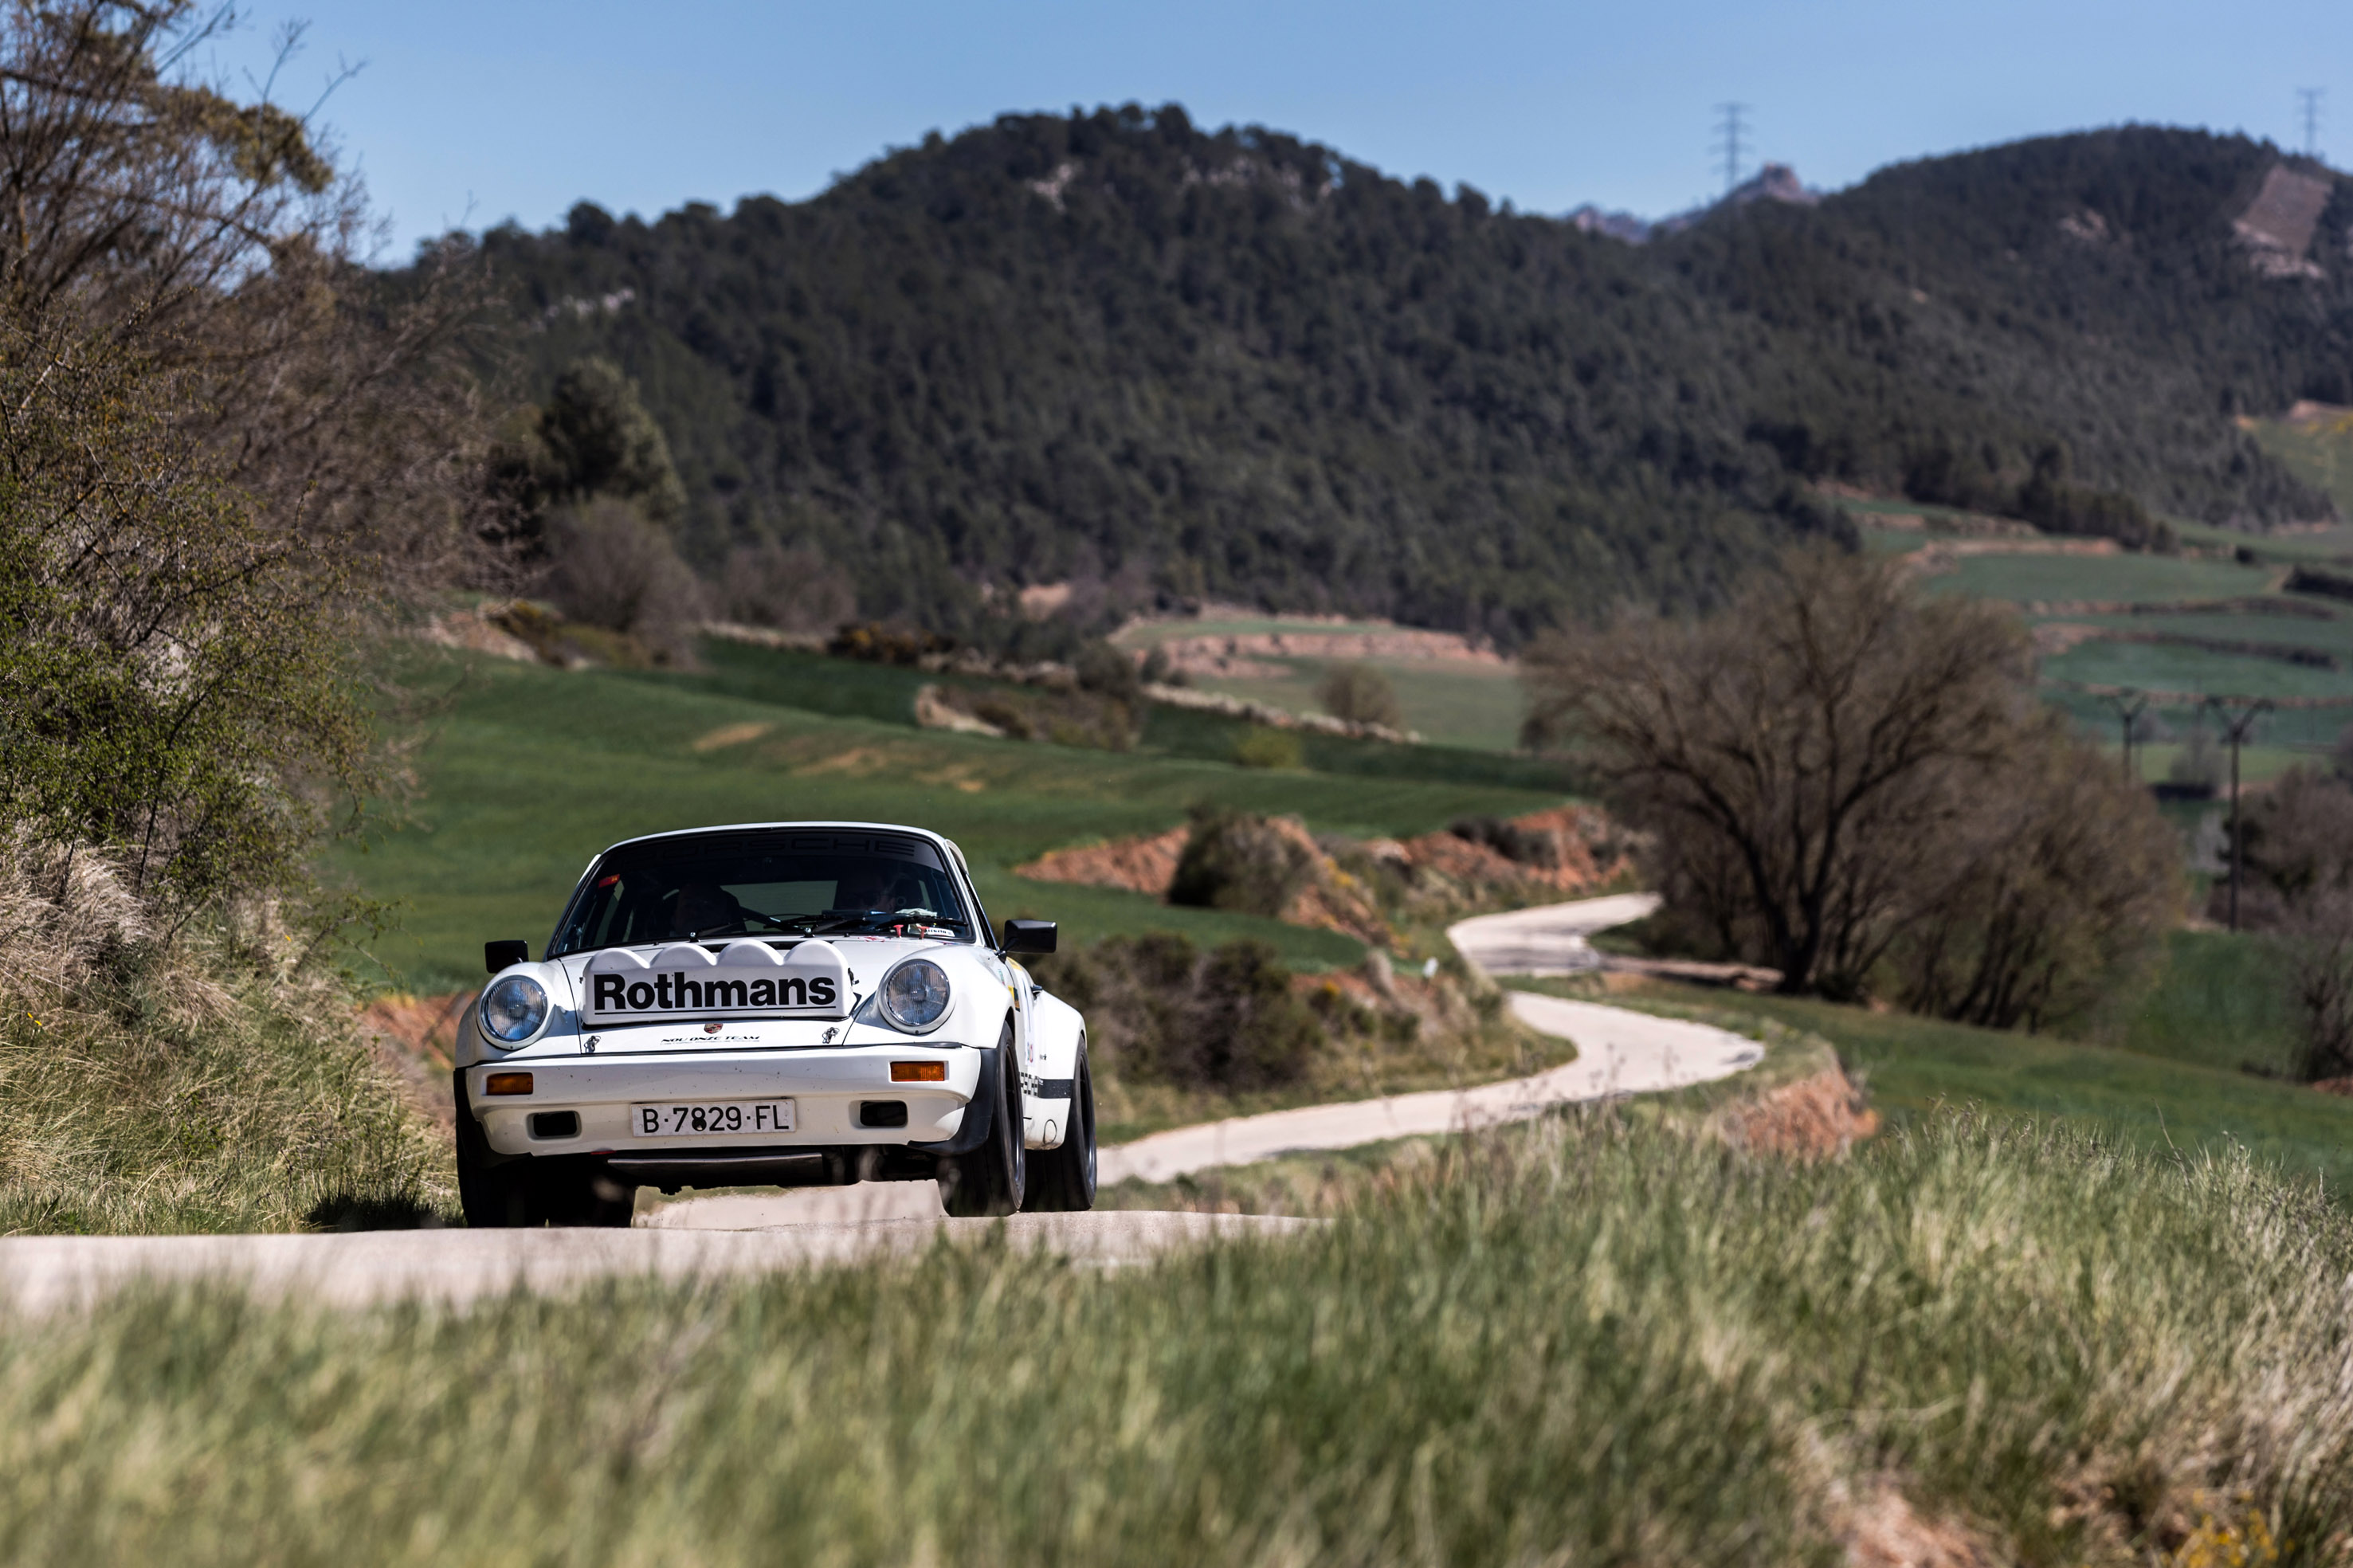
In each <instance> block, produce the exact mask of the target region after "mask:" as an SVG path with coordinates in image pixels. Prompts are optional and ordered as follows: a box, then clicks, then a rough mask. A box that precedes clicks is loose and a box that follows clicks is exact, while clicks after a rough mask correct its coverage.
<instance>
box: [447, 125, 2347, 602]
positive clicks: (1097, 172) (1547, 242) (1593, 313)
mask: <svg viewBox="0 0 2353 1568" xmlns="http://www.w3.org/2000/svg"><path fill="white" fill-rule="evenodd" d="M2296 162H2297V161H2295V160H2285V159H2283V157H2282V155H2280V154H2279V153H2277V151H2276V150H2275V149H2272V148H2270V147H2269V146H2268V145H2267V144H2263V143H2258V142H2251V141H2248V140H2246V139H2244V138H2232V137H2215V136H2210V135H2207V134H2205V133H2203V132H2179V131H2162V130H2155V129H2151V128H2145V127H2125V128H2119V129H2117V130H2113V131H2106V132H2083V133H2075V134H2073V135H2071V136H2066V137H2054V138H2042V139H2037V140H2035V141H2031V142H2017V143H2010V144H2008V145H2006V146H2004V147H2000V148H1993V149H1986V150H1981V151H1979V152H1977V153H1965V154H1958V155H1955V156H1953V157H1948V158H1942V159H1925V160H1915V161H1914V162H1911V163H1900V164H1895V165H1891V166H1890V167H1889V168H1887V169H1883V170H1881V171H1879V172H1877V173H1875V174H1873V175H1872V176H1871V177H1870V178H1868V179H1866V180H1865V181H1863V182H1862V183H1861V184H1858V185H1856V186H1853V187H1850V188H1849V189H1847V190H1844V191H1841V192H1837V193H1833V194H1831V195H1827V196H1825V197H1823V198H1822V199H1821V201H1820V203H1819V205H1810V206H1807V205H1794V204H1784V203H1779V202H1772V201H1757V202H1753V203H1747V204H1738V205H1734V206H1732V207H1729V208H1723V209H1719V210H1717V211H1715V212H1711V213H1710V214H1708V215H1706V216H1704V218H1703V219H1702V220H1701V221H1699V222H1697V223H1695V224H1694V225H1692V226H1690V227H1689V228H1687V229H1685V230H1683V231H1682V232H1679V233H1675V234H1672V235H1668V236H1665V237H1661V238H1659V239H1656V240H1654V241H1653V242H1652V243H1651V244H1650V245H1647V246H1644V247H1640V248H1639V249H1636V248H1633V247H1628V246H1626V245H1623V244H1621V243H1620V242H1618V241H1616V240H1614V239H1609V238H1607V237H1601V236H1598V235H1589V234H1586V233H1583V232H1580V231H1579V230H1578V229H1577V226H1575V224H1574V223H1572V222H1571V221H1569V220H1566V219H1560V218H1548V217H1537V216H1529V215H1525V214H1519V213H1516V212H1514V211H1513V210H1512V209H1511V207H1510V205H1509V204H1504V205H1503V206H1502V207H1501V208H1498V207H1496V206H1494V205H1491V204H1490V203H1489V202H1488V201H1487V199H1486V198H1485V197H1484V196H1482V195H1480V194H1479V193H1477V192H1476V191H1472V190H1470V189H1469V188H1467V187H1459V188H1458V190H1457V192H1456V194H1455V195H1453V196H1452V197H1449V196H1447V195H1445V194H1444V193H1443V192H1442V191H1441V190H1440V188H1439V187H1438V186H1437V185H1436V184H1434V183H1432V182H1430V181H1428V180H1420V181H1414V182H1406V181H1402V180H1398V179H1395V178H1393V177H1391V176H1388V175H1386V174H1381V173H1380V172H1379V171H1377V170H1375V169H1372V168H1370V167H1368V166H1366V165H1364V164H1361V163H1355V162H1353V161H1351V160H1349V159H1347V158H1345V156H1344V155H1343V154H1341V153H1337V152H1336V151H1335V150H1333V149H1331V148H1329V147H1325V146H1323V145H1322V144H1320V143H1315V142H1306V141H1303V140H1301V139H1298V138H1295V137H1291V136H1287V135H1283V134H1281V133H1278V132H1268V131H1263V130H1261V129H1258V128H1235V127H1227V128H1224V129H1222V130H1219V131H1217V132H1203V131H1199V130H1198V129H1196V128H1195V127H1193V125H1192V124H1191V122H1190V121H1189V119H1187V117H1186V116H1185V115H1184V113H1183V111H1182V110H1181V109H1178V108H1176V107H1175V106H1169V107H1166V108H1164V109H1161V110H1155V111H1149V112H1147V111H1145V110H1141V109H1137V108H1134V106H1130V107H1128V108H1124V109H1121V110H1095V111H1092V112H1081V113H1074V114H1072V115H1070V116H1044V115H1027V116H1007V117H1004V118H1002V119H1000V120H998V121H996V122H994V123H993V124H991V125H988V126H985V127H979V128H976V129H975V130H972V131H968V132H964V133H962V134H960V135H958V136H956V137H955V138H953V139H950V138H943V137H938V136H934V137H930V138H927V139H926V140H925V141H924V142H923V144H922V145H920V146H917V147H913V148H905V149H900V150H898V151H895V152H892V153H887V154H885V155H884V156H883V157H881V158H879V159H877V160H876V161H874V162H873V163H870V164H868V165H867V166H866V167H865V168H863V169H860V170H859V171H857V172H855V173H854V174H849V175H848V176H845V177H844V178H843V179H842V180H841V181H839V183H837V184H835V185H834V186H833V187H831V188H830V189H828V191H826V192H824V193H822V194H821V195H818V196H816V197H812V198H810V199H809V200H807V201H806V202H800V203H791V204H787V203H784V202H781V201H777V200H775V199H774V198H769V197H753V198H747V199H746V200H745V201H744V202H742V203H739V204H738V205H737V206H736V207H735V209H734V210H733V213H732V214H729V215H726V216H722V215H721V214H720V213H719V212H718V211H717V210H716V209H715V208H712V207H710V206H708V205H693V204H690V205H687V206H684V207H682V208H681V209H679V210H678V211H676V212H674V213H671V214H669V215H666V216H663V217H661V218H659V219H657V220H655V221H654V222H652V223H646V222H644V221H642V220H639V219H636V218H625V219H617V218H614V217H612V216H610V215H608V214H607V213H605V212H603V211H602V210H601V209H599V208H596V207H595V206H594V205H590V204H586V203H584V204H582V205H580V206H577V207H575V209H574V211H573V213H572V214H571V215H570V216H569V218H568V219H567V222H566V224H565V227H564V228H563V229H561V230H552V231H548V232H546V233H543V234H536V235H534V234H527V233H524V232H522V231H521V230H519V229H514V228H505V229H499V230H493V231H491V233H490V234H488V235H485V236H484V237H482V238H481V240H480V245H481V246H482V247H483V249H484V251H485V252H486V253H487V254H488V256H489V258H490V259H491V262H492V264H493V265H494V266H495V267H496V268H498V269H499V275H500V277H501V279H503V280H504V283H505V286H506V288H507V289H508V291H509V298H510V300H511V301H512V310H513V312H514V320H515V322H516V324H517V327H518V329H519V333H520V338H521V342H522V348H523V353H522V362H523V364H524V367H525V375H524V380H525V385H524V388H523V390H524V391H525V393H526V394H527V395H531V396H533V397H540V396H543V395H545V394H546V391H547V388H548V387H549V386H550V385H551V384H552V383H553V380H554V376H555V374H557V373H558V372H559V371H560V370H561V369H563V368H564V367H565V365H566V364H567V363H571V362H572V361H574V360H575V359H577V358H579V357H580V356H582V355H586V354H605V355H609V356H610V357H612V358H613V359H615V360H616V361H617V362H618V363H620V364H621V365H622V366H623V367H624V368H625V369H626V370H627V371H628V374H630V375H631V376H632V377H634V378H635V379H636V380H637V382H638V385H639V387H640V390H641V393H642V395H643V397H644V399H645V402H646V405H647V406H648V407H649V410H650V411H651V412H652V413H653V415H654V416H655V417H656V419H657V420H658V421H659V423H660V424H661V426H663V428H664V430H665V432H666V433H667V435H668V437H669V439H670V446H671V448H672V450H673V452H674V453H675V454H676V456H677V459H678V463H679V467H680V471H681V476H682V477H683V479H685V482H686V487H687V491H688V497H689V501H688V507H687V517H686V521H685V522H684V524H683V525H682V531H681V540H682V543H683V545H684V547H685V549H686V550H687V552H688V553H689V554H690V556H691V557H692V558H694V559H696V560H698V561H699V562H700V563H702V564H703V565H705V567H706V568H709V567H712V566H713V565H715V564H716V563H717V562H718V561H719V559H720V558H721V557H722V556H723V553H724V552H725V550H726V549H727V547H728V546H729V544H730V543H731V542H740V541H743V540H745V539H751V538H758V537H772V538H776V539H779V540H780V541H782V542H786V543H788V544H789V543H806V544H809V545H812V546H815V547H816V548H818V549H819V550H821V551H822V552H825V553H826V554H827V555H828V557H829V558H831V559H833V560H835V561H837V562H839V563H843V564H844V565H845V566H846V567H847V568H848V570H849V572H850V574H851V575H852V577H853V578H854V579H855V580H856V582H857V585H858V590H859V595H860V605H861V608H862V609H863V610H864V611H866V612H867V613H871V614H876V615H886V616H901V617H902V618H908V619H913V620H917V621H921V622H923V623H924V624H927V625H934V626H942V627H943V628H945V629H954V628H955V626H956V625H957V624H958V623H959V622H960V621H969V620H970V619H971V618H972V617H974V616H978V615H980V614H981V613H982V599H983V592H982V591H983V588H984V587H985V586H986V587H988V588H992V589H993V588H1018V587H1019V586H1021V585H1023V584H1034V583H1041V582H1050V581H1062V580H1077V581H1080V582H1082V583H1088V584H1095V585H1096V588H1097V592H1096V593H1094V594H1093V595H1091V596H1090V599H1089V602H1091V603H1097V604H1101V605H1105V606H1107V609H1106V613H1111V612H1115V611H1116V610H1117V609H1118V608H1120V607H1123V606H1128V605H1137V604H1142V603H1148V602H1150V601H1151V600H1153V599H1154V598H1155V597H1157V598H1159V599H1162V600H1164V601H1165V600H1166V599H1168V598H1170V597H1196V598H1198V597H1202V596H1217V597H1220V598H1229V599H1240V600H1244V601H1247V602H1250V603H1255V604H1259V605H1264V606H1266V607H1268V608H1272V609H1285V610H1296V611H1305V612H1315V613H1349V614H1358V615H1371V616H1387V617H1389V618H1392V619H1396V620H1398V621H1400V622H1403V623H1407V624H1419V625H1426V626H1440V627H1445V628H1448V629H1454V630H1461V631H1467V632H1472V633H1475V634H1478V635H1482V636H1486V637H1493V638H1495V639H1496V640H1497V641H1499V642H1501V643H1503V644H1504V645H1505V646H1510V645H1512V644H1514V643H1516V642H1517V641H1519V640H1521V639H1522V638H1524V637H1525V636H1527V635H1529V634H1530V633H1532V632H1533V631H1535V630H1536V629H1539V628H1541V627H1542V626H1545V625H1547V624H1551V623H1553V622H1556V621H1559V620H1562V619H1566V618H1574V617H1577V616H1589V615H1592V614H1595V613H1599V611H1601V610H1604V609H1606V608H1608V607H1609V605H1612V604H1615V603H1618V602H1620V601H1623V600H1628V599H1631V600H1635V601H1638V602H1646V603H1650V604H1653V605H1662V606H1663V607H1667V608H1670V609H1673V608H1677V607H1690V606H1697V605H1704V604H1707V603H1709V602H1712V601H1713V600H1714V599H1715V597H1717V596H1718V595H1721V593H1722V592H1723V591H1724V589H1725V586H1726V585H1727V584H1729V583H1730V582H1731V581H1732V580H1733V579H1734V578H1736V576H1737V575H1738V574H1740V573H1741V572H1744V571H1746V570H1747V569H1748V567H1749V566H1750V564H1752V563H1754V562H1756V561H1757V560H1759V559H1761V558H1762V557H1763V556H1764V555H1765V554H1766V553H1767V552H1769V551H1771V550H1772V549H1773V548H1775V547H1777V546H1778V544H1779V543H1781V542H1786V541H1787V540H1788V539H1791V538H1794V537H1800V536H1806V535H1810V534H1820V533H1832V534H1835V533H1838V532H1839V531H1841V528H1842V527H1843V523H1842V520H1841V518H1840V517H1839V516H1838V515H1837V514H1836V513H1835V512H1834V511H1832V510H1830V509H1827V508H1825V507H1823V506H1821V505H1819V504H1818V503H1816V502H1815V501H1813V500H1811V499H1810V488H1811V487H1812V486H1814V485H1817V484H1820V483H1824V482H1836V483H1841V484H1850V485H1861V486H1864V487H1870V488H1878V489H1885V490H1888V491H1891V492H1900V493H1905V494H1909V495H1912V496H1914V497H1915V499H1919V500H1931V501H1940V502H1951V503H1953V504H1960V505H1969V506H1984V505H1987V504H1988V503H1989V501H1994V502H1999V503H2000V505H2001V506H2003V507H2010V506H2012V505H2013V503H2014V501H2015V499H2016V498H2017V497H2018V496H2019V495H2020V494H2021V493H2022V492H2023V490H2024V489H2025V487H2026V486H2028V485H2029V484H2030V483H2031V482H2035V481H2036V480H2037V479H2040V480H2041V481H2042V482H2044V483H2045V486H2046V489H2047V488H2048V487H2049V485H2051V484H2061V485H2067V486H2073V487H2076V489H2077V490H2079V491H2080V492H2081V493H2082V494H2084V495H2087V496H2105V497H2108V498H2109V500H2107V501H2103V502H2102V506H2104V507H2107V508H2108V509H2109V511H2113V510H2115V509H2116V507H2123V506H2127V505H2129V506H2131V507H2136V508H2138V507H2145V508H2147V509H2153V510H2158V511H2164V512H2173V513H2177V514H2180V515H2185V516H2189V517H2195V518H2199V519H2202V520H2205V521H2218V522H2230V523H2234V524H2237V525H2239V526H2242V527H2262V526H2266V525H2269V524H2273V523H2277V522H2284V521H2298V520H2302V519H2305V518H2309V517H2316V516H2322V515H2329V514H2330V513H2329V503H2328V502H2327V499H2326V498H2325V497H2323V496H2321V495H2319V493H2318V492H2317V491H2315V490H2313V489H2310V488H2309V487H2308V486H2306V485H2304V484H2303V483H2302V482H2301V481H2299V480H2297V479H2295V478H2294V477H2293V476H2292V475H2289V474H2288V473H2287V472H2286V471H2285V470H2284V469H2283V468H2280V466H2279V465H2278V464H2277V463H2275V462H2274V461H2273V460H2272V459H2271V458H2267V457H2265V456H2264V455H2263V452H2262V450H2261V449H2260V448H2259V447H2256V445H2255V444H2254V442H2253V438H2252V437H2250V436H2248V435H2247V433H2246V432H2244V431H2243V430H2241V429H2239V428H2238V427H2237V426H2236V425H2234V424H2233V423H2232V416H2235V415H2239V414H2242V413H2249V412H2263V411H2266V410H2269V409H2273V408H2277V407H2284V406H2285V405H2287V404H2288V403H2290V402H2292V401H2294V400H2295V398H2297V397H2313V398H2316V399H2318V400H2320V401H2329V402H2344V401H2353V397H2348V395H2347V394H2348V391H2353V389H2348V386H2347V384H2346V378H2347V376H2348V374H2353V353H2348V352H2347V351H2348V345H2353V311H2349V310H2348V288H2347V273H2348V270H2353V268H2348V267H2347V266H2346V265H2345V263H2344V259H2343V258H2344V255H2345V252H2344V249H2343V244H2344V238H2345V236H2346V232H2347V227H2348V219H2353V203H2348V197H2347V195H2346V188H2345V184H2344V182H2342V181H2340V180H2338V179H2337V177H2336V176H2335V175H2334V174H2327V172H2326V171H2312V170H2303V169H2301V168H2299V171H2298V172H2299V173H2300V174H2308V175H2309V176H2310V177H2312V178H2325V179H2326V181H2327V185H2328V192H2329V194H2328V196H2327V201H2326V203H2325V204H2324V210H2323V211H2322V212H2321V213H2320V214H2319V216H2317V217H2316V220H2315V223H2314V229H2315V233H2316V237H2315V238H2314V239H2313V241H2312V242H2311V246H2312V248H2313V250H2314V252H2315V253H2316V256H2319V257H2322V258H2327V259H2323V260H2315V259H2313V258H2300V259H2302V260H2304V261H2306V262H2307V263H2308V264H2309V266H2310V268H2311V271H2312V272H2313V273H2315V274H2317V275H2316V276H2306V275H2301V274H2300V275H2298V276H2296V277H2293V278H2277V277H2268V278H2267V277H2263V276H2262V275H2260V274H2259V273H2258V271H2257V270H2256V268H2254V267H2253V265H2251V264H2250V260H2249V256H2250V249H2249V247H2248V245H2247V242H2246V241H2245V240H2244V239H2243V238H2242V237H2240V236H2239V235H2237V234H2235V233H2234V232H2233V230H2232V219H2233V218H2234V217H2236V216H2239V215H2241V214H2243V213H2244V212H2246V211H2247V210H2249V208H2250V206H2251V205H2253V202H2254V200H2255V198H2256V197H2257V195H2259V194H2260V192H2261V190H2262V188H2263V185H2264V183H2265V181H2266V179H2267V178H2268V171H2270V170H2271V169H2273V168H2274V167H2277V166H2280V165H2281V164H2283V163H2296ZM2086 214H2089V215H2092V216H2091V217H2086V216H2084V215H2086ZM2093 218H2096V219H2097V221H2096V222H2094V221H2093ZM2332 246H2333V247H2335V248H2334V250H2333V251H2332V250H2331V247H2332ZM2069 493H2075V492H2073V491H2071V492H2069ZM2065 515H2067V516H2071V517H2073V516H2077V515H2082V516H2106V515H2108V512H2107V511H2102V510H2100V509H2099V508H2092V509H2090V510H2084V509H2083V508H2076V509H2074V510H2069V511H2067V512H2066V514H2065Z"/></svg>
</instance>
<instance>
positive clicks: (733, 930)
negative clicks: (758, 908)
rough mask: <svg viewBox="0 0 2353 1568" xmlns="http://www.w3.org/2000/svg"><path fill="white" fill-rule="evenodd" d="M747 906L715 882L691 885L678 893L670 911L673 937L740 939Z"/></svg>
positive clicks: (685, 886) (692, 883) (693, 883)
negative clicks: (738, 937)
mask: <svg viewBox="0 0 2353 1568" xmlns="http://www.w3.org/2000/svg"><path fill="white" fill-rule="evenodd" d="M743 934H744V906H743V905H742V904H741V903H739V902H737V901H736V899H735V895H734V894H733V893H731V892H729V891H728V890H727V889H724V888H723V887H721V886H720V885H719V884H718V883H716V882H688V883H686V884H685V885H684V886H682V887H681V888H680V889H679V890H678V898H677V900H676V901H675V902H674V903H673V904H672V906H671V908H670V935H672V936H674V937H685V938H688V939H689V940H691V939H693V938H695V937H698V936H741V935H743Z"/></svg>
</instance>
